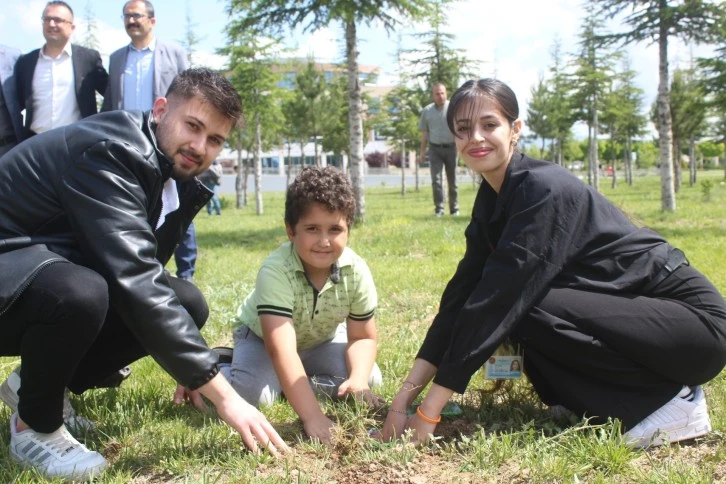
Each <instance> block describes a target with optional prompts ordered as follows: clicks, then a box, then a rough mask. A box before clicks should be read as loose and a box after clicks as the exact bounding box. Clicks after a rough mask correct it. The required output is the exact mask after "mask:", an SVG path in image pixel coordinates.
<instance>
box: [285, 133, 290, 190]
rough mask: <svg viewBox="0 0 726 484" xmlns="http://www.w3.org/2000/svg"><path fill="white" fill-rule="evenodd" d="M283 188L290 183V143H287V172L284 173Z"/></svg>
mask: <svg viewBox="0 0 726 484" xmlns="http://www.w3.org/2000/svg"><path fill="white" fill-rule="evenodd" d="M285 176H286V177H285V189H286V190H287V187H289V186H290V183H292V179H291V177H292V145H291V144H290V143H287V173H286V175H285Z"/></svg>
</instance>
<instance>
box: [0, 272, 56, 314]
mask: <svg viewBox="0 0 726 484" xmlns="http://www.w3.org/2000/svg"><path fill="white" fill-rule="evenodd" d="M57 262H67V261H66V260H64V259H49V260H47V261H45V262H43V263H42V264H41V265H39V266H38V267H37V268H36V269H35V271H34V272H33V273H32V274H31V275H30V277H28V279H27V280H26V281H25V282H24V283H23V285H22V286H20V288H19V289H18V290H17V291H16V292H15V295H14V296H13V298H12V299H11V300H10V302H9V303H8V304H6V305H5V307H4V308H2V310H0V316H2V315H3V314H5V313H6V312H7V311H8V309H10V308H11V307H12V305H13V304H15V301H17V300H18V298H19V297H20V296H21V295H22V294H23V293H24V292H25V290H26V289H27V288H28V287H30V285H31V284H32V283H33V281H34V280H35V279H36V278H37V277H38V275H39V274H40V272H41V271H42V270H43V269H45V268H46V267H48V266H50V265H52V264H55V263H57Z"/></svg>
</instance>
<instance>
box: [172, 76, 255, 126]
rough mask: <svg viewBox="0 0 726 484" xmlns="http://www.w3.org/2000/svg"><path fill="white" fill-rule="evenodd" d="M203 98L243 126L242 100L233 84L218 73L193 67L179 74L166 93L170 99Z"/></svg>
mask: <svg viewBox="0 0 726 484" xmlns="http://www.w3.org/2000/svg"><path fill="white" fill-rule="evenodd" d="M195 96H198V97H200V98H202V100H204V101H205V102H208V103H209V104H211V105H212V106H214V108H215V109H216V110H217V111H219V112H220V113H222V114H223V115H224V116H226V117H228V118H229V119H231V120H232V121H233V124H234V125H235V126H241V125H242V123H243V119H242V100H241V99H240V97H239V94H238V93H237V91H236V90H235V88H234V86H232V83H231V82H229V81H228V80H227V79H225V77H224V76H222V75H221V74H219V73H218V72H216V71H213V70H211V69H207V68H206V67H193V68H191V69H187V70H185V71H183V72H180V73H179V74H177V76H176V77H175V78H174V80H173V81H172V82H171V85H170V86H169V90H168V91H167V92H166V97H167V98H168V99H173V98H182V99H185V100H186V99H191V98H193V97H195Z"/></svg>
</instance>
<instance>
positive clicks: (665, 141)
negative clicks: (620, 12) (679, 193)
mask: <svg viewBox="0 0 726 484" xmlns="http://www.w3.org/2000/svg"><path fill="white" fill-rule="evenodd" d="M658 3H659V6H660V8H661V12H665V11H666V7H667V6H668V4H667V3H668V2H667V0H660V1H659V2H658ZM668 89H669V88H668V26H667V25H666V23H665V20H661V23H660V32H659V38H658V97H657V98H656V103H657V106H658V147H659V149H660V201H661V209H662V210H664V211H668V212H674V211H675V210H676V193H675V190H674V187H673V153H672V151H671V149H672V148H673V147H672V144H671V107H670V93H669V91H668Z"/></svg>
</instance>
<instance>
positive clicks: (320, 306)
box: [234, 242, 378, 350]
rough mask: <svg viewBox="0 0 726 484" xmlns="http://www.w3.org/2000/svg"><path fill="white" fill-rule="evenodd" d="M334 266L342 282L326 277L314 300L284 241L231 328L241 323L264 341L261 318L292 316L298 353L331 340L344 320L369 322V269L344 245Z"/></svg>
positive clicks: (373, 299)
mask: <svg viewBox="0 0 726 484" xmlns="http://www.w3.org/2000/svg"><path fill="white" fill-rule="evenodd" d="M338 266H339V267H340V281H339V282H338V283H333V282H332V281H331V280H330V278H328V280H327V281H326V282H325V286H323V288H322V289H321V290H320V292H319V293H318V294H317V297H316V295H315V290H314V288H313V287H312V286H311V285H310V283H309V282H308V280H307V277H306V276H305V270H304V269H303V265H302V262H301V261H300V257H298V255H297V252H295V249H294V248H293V245H292V243H291V242H285V243H284V244H282V245H281V246H280V247H279V248H278V249H277V250H276V251H275V252H273V253H272V254H270V255H269V256H268V257H267V259H265V261H264V262H263V263H262V267H260V270H259V272H258V273H257V281H256V282H255V289H254V290H253V291H252V293H250V295H249V296H247V298H246V299H245V301H244V302H243V303H242V305H241V306H240V308H239V310H238V311H237V316H236V317H235V321H234V324H235V327H238V326H240V325H245V326H247V327H249V328H250V329H251V330H252V332H254V333H255V334H256V335H257V336H259V337H260V338H262V337H263V336H262V329H261V327H260V315H261V314H274V315H278V316H284V317H287V318H290V319H292V322H293V325H294V326H295V335H296V337H297V348H298V350H302V349H306V348H311V347H313V346H315V345H317V344H320V343H323V342H324V341H328V340H330V339H332V338H333V335H334V334H335V328H336V327H337V326H338V325H339V324H340V323H342V322H344V321H346V320H347V319H351V320H354V321H367V320H369V319H370V318H372V317H373V314H374V312H375V309H376V306H377V304H378V295H377V293H376V287H375V285H374V284H373V277H372V276H371V272H370V270H369V269H368V265H367V264H366V263H365V261H364V260H363V259H362V258H361V257H359V256H358V255H357V254H356V253H355V252H353V250H352V249H350V248H348V247H346V248H345V249H344V250H343V253H342V254H341V256H340V258H339V259H338Z"/></svg>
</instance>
